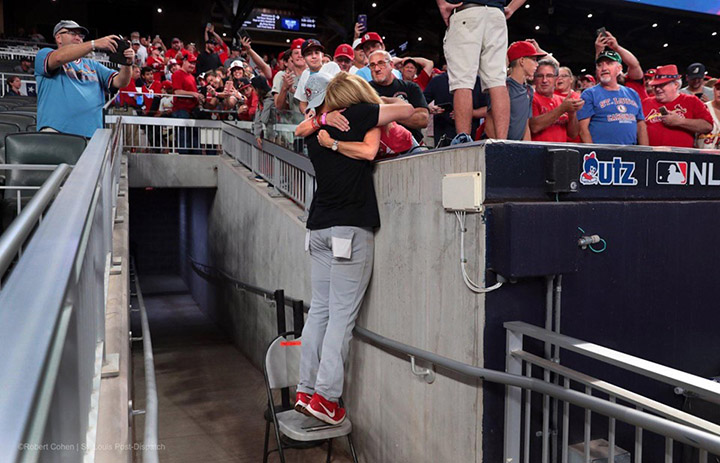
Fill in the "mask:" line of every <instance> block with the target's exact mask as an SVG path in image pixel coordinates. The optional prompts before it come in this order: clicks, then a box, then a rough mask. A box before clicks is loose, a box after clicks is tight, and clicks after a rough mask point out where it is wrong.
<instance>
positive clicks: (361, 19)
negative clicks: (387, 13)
mask: <svg viewBox="0 0 720 463" xmlns="http://www.w3.org/2000/svg"><path fill="white" fill-rule="evenodd" d="M357 23H358V24H359V25H360V32H361V33H365V32H367V15H366V14H359V15H358V17H357Z"/></svg>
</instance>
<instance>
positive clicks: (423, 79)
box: [413, 69, 430, 91]
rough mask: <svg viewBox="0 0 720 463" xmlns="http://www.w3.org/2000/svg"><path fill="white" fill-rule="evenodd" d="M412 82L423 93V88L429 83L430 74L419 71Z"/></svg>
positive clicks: (422, 70) (423, 70)
mask: <svg viewBox="0 0 720 463" xmlns="http://www.w3.org/2000/svg"><path fill="white" fill-rule="evenodd" d="M413 82H415V83H416V84H418V86H419V87H420V90H422V91H425V87H427V84H428V83H429V82H430V74H428V73H427V72H425V69H421V70H420V72H419V73H418V75H417V77H415V79H414V80H413Z"/></svg>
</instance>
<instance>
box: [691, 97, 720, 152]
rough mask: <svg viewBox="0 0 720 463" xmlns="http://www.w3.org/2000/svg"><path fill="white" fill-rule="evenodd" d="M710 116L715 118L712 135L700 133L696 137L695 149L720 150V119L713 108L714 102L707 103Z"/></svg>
mask: <svg viewBox="0 0 720 463" xmlns="http://www.w3.org/2000/svg"><path fill="white" fill-rule="evenodd" d="M705 106H707V109H708V111H710V115H711V116H712V118H713V128H712V132H710V133H704V134H703V133H699V134H697V135H696V136H695V148H698V149H701V150H716V149H720V119H718V116H717V114H716V113H715V108H714V107H713V102H712V100H710V101H708V102H706V103H705Z"/></svg>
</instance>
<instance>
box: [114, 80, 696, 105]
mask: <svg viewBox="0 0 720 463" xmlns="http://www.w3.org/2000/svg"><path fill="white" fill-rule="evenodd" d="M137 91H138V90H137V87H136V86H135V81H134V80H132V79H130V83H129V84H127V86H126V87H123V88H121V89H120V90H119V92H118V93H119V96H120V104H121V105H125V106H131V107H133V108H139V107H140V105H139V104H137V96H138V95H137ZM698 101H700V100H698Z"/></svg>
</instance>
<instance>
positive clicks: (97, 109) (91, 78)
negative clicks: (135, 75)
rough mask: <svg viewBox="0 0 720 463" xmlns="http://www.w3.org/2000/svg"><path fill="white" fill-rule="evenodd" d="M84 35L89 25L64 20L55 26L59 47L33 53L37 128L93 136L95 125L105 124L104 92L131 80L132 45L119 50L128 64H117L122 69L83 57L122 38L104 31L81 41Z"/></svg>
mask: <svg viewBox="0 0 720 463" xmlns="http://www.w3.org/2000/svg"><path fill="white" fill-rule="evenodd" d="M87 35H88V30H87V29H86V28H84V27H82V26H80V25H79V24H78V23H76V22H75V21H69V20H63V21H60V22H59V23H57V24H56V25H55V29H54V30H53V37H54V38H55V43H57V50H54V49H52V48H43V49H42V50H40V51H38V53H37V56H36V58H35V79H36V80H37V93H38V112H37V128H38V130H49V131H56V132H62V133H71V134H76V135H82V136H84V137H92V135H93V133H95V129H100V128H102V127H103V118H102V108H103V105H104V104H105V92H108V91H109V90H110V88H111V87H112V88H117V89H120V88H123V87H125V86H127V85H128V84H129V83H130V78H131V68H130V65H131V64H132V62H133V59H134V58H135V52H134V51H133V49H132V48H130V47H128V48H127V49H126V50H125V51H124V52H123V56H124V57H125V58H126V59H127V61H126V65H122V66H120V72H118V71H114V70H112V69H108V68H107V67H105V66H103V65H102V64H100V63H98V62H97V61H94V60H91V59H87V58H83V57H84V56H85V55H87V54H88V53H90V52H91V51H95V50H104V51H108V52H113V53H114V52H115V51H117V46H118V42H119V41H120V37H118V36H117V35H108V36H106V37H102V38H99V39H95V40H91V41H89V42H84V41H83V40H84V39H85V36H87Z"/></svg>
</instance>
